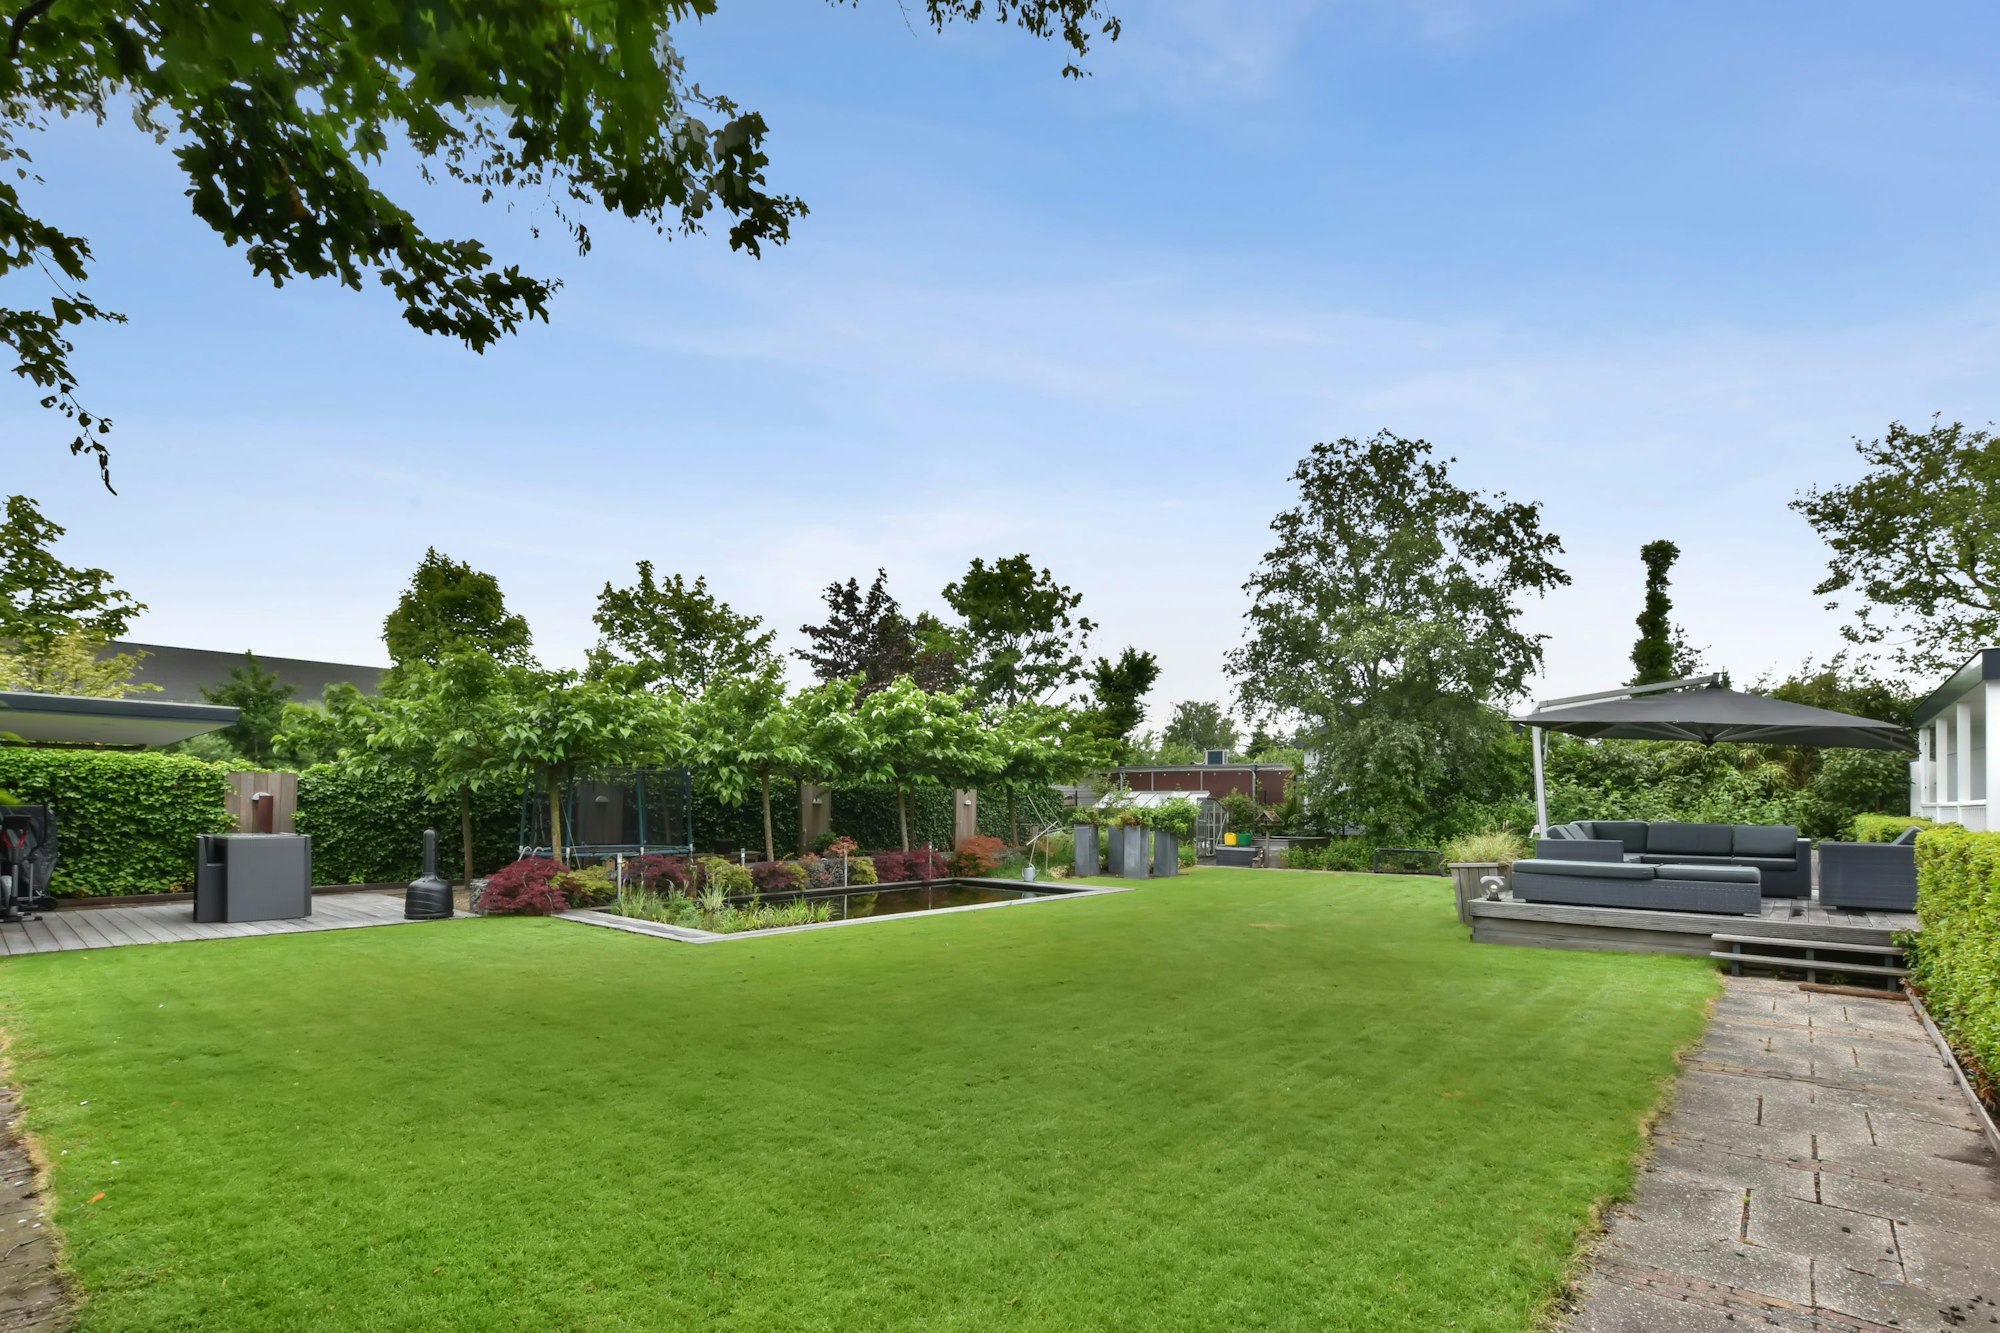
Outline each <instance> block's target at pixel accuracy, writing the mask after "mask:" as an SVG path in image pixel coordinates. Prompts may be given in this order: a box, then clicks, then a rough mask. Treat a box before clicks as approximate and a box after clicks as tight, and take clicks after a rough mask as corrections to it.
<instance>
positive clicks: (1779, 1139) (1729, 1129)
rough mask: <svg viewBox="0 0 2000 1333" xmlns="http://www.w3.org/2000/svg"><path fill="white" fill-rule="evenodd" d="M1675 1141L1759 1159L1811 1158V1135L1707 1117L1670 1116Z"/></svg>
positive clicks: (1745, 1121)
mask: <svg viewBox="0 0 2000 1333" xmlns="http://www.w3.org/2000/svg"><path fill="white" fill-rule="evenodd" d="M1672 1130H1673V1134H1674V1137H1675V1138H1676V1139H1678V1140H1681V1141H1683V1142H1691V1141H1699V1142H1702V1143H1706V1144H1709V1145H1711V1146H1713V1147H1717V1148H1723V1149H1726V1150H1729V1151H1732V1152H1745V1153H1754V1154H1756V1155H1757V1156H1760V1157H1785V1158H1804V1159H1808V1160H1810V1159H1811V1157H1812V1135H1811V1133H1809V1132H1808V1131H1806V1130H1804V1129H1787V1128H1781V1127H1779V1126H1776V1125H1758V1124H1755V1123H1752V1122H1751V1121H1747V1120H1716V1119H1712V1118H1710V1117H1707V1116H1699V1115H1683V1114H1681V1113H1679V1112H1678V1111H1676V1112H1675V1113H1674V1116H1673V1125H1672Z"/></svg>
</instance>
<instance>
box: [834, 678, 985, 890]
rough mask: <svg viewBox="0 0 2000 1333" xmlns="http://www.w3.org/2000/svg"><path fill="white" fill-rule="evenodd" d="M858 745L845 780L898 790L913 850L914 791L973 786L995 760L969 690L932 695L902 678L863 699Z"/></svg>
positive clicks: (902, 824)
mask: <svg viewBox="0 0 2000 1333" xmlns="http://www.w3.org/2000/svg"><path fill="white" fill-rule="evenodd" d="M854 720H855V733H854V735H855V744H854V747H853V749H852V751H851V752H850V753H849V755H848V758H847V765H848V772H847V774H845V775H844V776H848V777H851V778H856V779H860V780H863V781H871V782H886V783H889V784H890V785H891V786H893V787H894V788H895V789H896V822H897V826H898V829H899V831H900V834H901V838H902V846H903V850H904V851H906V852H907V851H909V850H910V793H911V792H913V791H915V790H917V789H918V788H920V787H970V786H976V785H977V784H978V783H979V782H980V780H981V779H983V778H986V777H989V776H991V775H992V773H993V772H994V770H995V767H996V765H995V760H994V754H993V749H992V745H991V743H990V740H989V734H988V731H987V728H986V726H985V724H984V723H983V722H982V721H981V719H980V716H979V712H978V710H977V709H976V708H974V707H973V705H972V700H971V697H970V691H966V690H960V691H956V692H953V693H933V692H931V691H929V690H926V689H924V688H923V687H922V686H921V685H919V684H917V682H916V681H914V680H912V679H910V678H909V677H908V676H898V677H897V678H896V679H895V680H893V681H891V682H889V683H888V684H887V685H885V686H883V687H882V688H881V689H879V690H874V691H871V692H870V693H869V694H868V695H866V696H865V697H862V698H860V699H859V700H858V702H857V706H856V710H855V717H854Z"/></svg>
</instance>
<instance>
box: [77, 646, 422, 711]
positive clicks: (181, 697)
mask: <svg viewBox="0 0 2000 1333" xmlns="http://www.w3.org/2000/svg"><path fill="white" fill-rule="evenodd" d="M104 647H105V651H106V652H107V653H144V654H145V656H144V657H143V658H141V659H140V661H139V667H138V670H136V671H134V672H133V673H132V682H133V683H134V684H135V685H157V686H159V687H160V689H159V693H157V694H156V695H154V696H153V697H154V698H156V699H165V700H169V701H178V702H181V703H202V702H204V701H203V699H202V696H201V691H202V687H203V686H204V685H206V686H209V687H210V688H213V687H214V686H217V685H220V684H221V683H222V682H223V681H225V680H227V679H229V673H230V672H231V671H233V670H235V669H236V668H237V667H240V666H242V665H243V654H242V653H225V652H217V651H216V650H214V649H211V648H176V647H174V646H173V645H172V644H164V643H133V642H131V641H129V640H126V639H114V640H112V641H111V642H110V643H108V644H106V645H105V646H104ZM257 662H258V664H259V665H260V666H262V667H263V668H264V669H265V670H266V671H269V672H271V673H272V674H274V675H276V676H277V677H278V679H279V680H282V681H284V682H285V684H287V685H290V686H291V687H292V688H293V689H294V690H295V691H297V693H295V694H294V695H293V696H292V697H293V698H294V699H296V700H297V701H298V702H300V703H316V702H318V700H319V699H321V698H322V697H324V696H325V694H326V687H327V686H329V685H332V684H335V683H336V682H342V683H346V684H349V685H352V686H354V687H355V688H356V689H358V690H360V691H361V692H362V693H363V694H377V693H380V691H381V688H382V674H383V673H384V672H385V671H387V670H388V669H389V668H387V667H380V666H359V665H355V664H353V663H347V662H316V661H313V660H311V659H310V658H304V657H266V656H264V654H262V653H258V654H257Z"/></svg>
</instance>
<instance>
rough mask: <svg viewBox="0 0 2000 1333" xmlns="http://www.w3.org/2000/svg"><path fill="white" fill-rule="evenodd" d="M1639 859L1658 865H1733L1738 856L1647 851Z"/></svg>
mask: <svg viewBox="0 0 2000 1333" xmlns="http://www.w3.org/2000/svg"><path fill="white" fill-rule="evenodd" d="M1639 859H1640V860H1641V861H1645V862H1648V863H1650V864H1652V865H1656V866H1666V865H1689V866H1699V865H1714V866H1733V865H1735V864H1736V858H1735V857H1733V856H1696V855H1694V854H1693V853H1691V852H1647V853H1646V854H1645V855H1643V856H1641V857H1640V858H1639Z"/></svg>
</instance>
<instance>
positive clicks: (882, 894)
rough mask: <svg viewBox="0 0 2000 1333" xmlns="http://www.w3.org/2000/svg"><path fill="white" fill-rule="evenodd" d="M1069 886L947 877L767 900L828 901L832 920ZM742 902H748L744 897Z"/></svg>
mask: <svg viewBox="0 0 2000 1333" xmlns="http://www.w3.org/2000/svg"><path fill="white" fill-rule="evenodd" d="M1070 892H1074V890H1070V889H1058V888H1055V887H1053V886H1051V885H1046V884H1037V885H1035V886H1034V887H1033V888H1029V887H1028V886H1026V885H1023V886H1022V887H1020V888H1018V889H1014V888H1008V887H1006V886H1004V885H997V884H964V883H955V882H952V881H950V880H940V881H938V882H937V883H934V884H901V885H897V886H895V887H893V888H887V889H819V890H815V891H813V892H811V893H794V894H787V895H784V896H782V897H780V896H777V895H771V896H767V897H765V898H764V899H763V901H765V902H767V903H780V902H797V901H799V900H800V899H804V900H805V901H807V902H814V903H828V904H831V905H832V907H833V919H834V920H835V921H846V920H849V919H851V918H854V917H862V916H898V915H901V914H902V913H904V912H935V911H937V910H939V909H940V908H945V907H975V906H978V905H979V904H981V903H1010V902H1018V901H1021V900H1022V899H1027V898H1053V897H1057V896H1059V895H1061V894H1064V893H1070ZM744 901H748V900H747V899H746V900H744Z"/></svg>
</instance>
